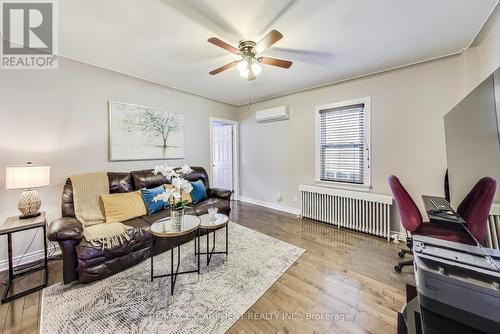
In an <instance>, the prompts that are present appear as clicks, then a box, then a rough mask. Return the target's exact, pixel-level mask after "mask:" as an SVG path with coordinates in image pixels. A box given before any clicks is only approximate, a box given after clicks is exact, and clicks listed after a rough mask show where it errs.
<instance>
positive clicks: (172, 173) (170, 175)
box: [153, 165, 193, 208]
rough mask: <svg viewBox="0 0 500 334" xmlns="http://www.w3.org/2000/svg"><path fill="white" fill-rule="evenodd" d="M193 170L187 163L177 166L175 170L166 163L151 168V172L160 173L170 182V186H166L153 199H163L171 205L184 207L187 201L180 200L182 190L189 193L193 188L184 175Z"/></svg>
mask: <svg viewBox="0 0 500 334" xmlns="http://www.w3.org/2000/svg"><path fill="white" fill-rule="evenodd" d="M192 172H193V170H192V169H191V167H189V166H188V165H184V166H182V167H181V168H178V169H177V171H176V169H174V168H173V167H170V166H167V165H160V166H156V167H155V168H154V170H153V174H155V175H157V174H162V175H164V176H165V177H166V178H167V180H170V181H171V183H172V188H167V189H165V191H164V192H163V193H161V194H159V195H156V196H155V197H154V199H153V200H154V201H155V202H157V201H164V202H168V203H170V204H171V205H172V207H174V208H176V207H184V206H185V205H186V204H187V202H186V203H185V201H181V199H182V192H185V193H190V192H191V191H192V190H193V186H192V185H191V183H190V182H189V181H188V180H185V179H184V177H185V176H186V175H188V174H190V173H192Z"/></svg>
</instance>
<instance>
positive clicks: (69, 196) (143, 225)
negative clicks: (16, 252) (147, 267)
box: [48, 167, 232, 284]
mask: <svg viewBox="0 0 500 334" xmlns="http://www.w3.org/2000/svg"><path fill="white" fill-rule="evenodd" d="M192 169H193V172H192V173H191V174H189V175H188V176H187V177H186V179H188V180H189V181H196V180H202V181H203V183H204V185H205V189H206V191H207V196H208V199H207V200H205V201H203V202H200V203H196V204H190V208H187V209H186V213H187V214H196V215H202V214H206V213H207V212H208V211H207V210H208V208H209V207H214V206H215V207H217V208H218V209H219V212H221V213H225V214H227V215H229V211H230V210H231V208H230V198H231V194H232V193H231V191H229V190H224V189H214V188H210V186H209V180H208V174H207V172H206V171H205V169H204V168H203V167H192ZM108 178H109V191H110V193H123V192H130V191H135V190H139V189H141V188H144V187H146V188H154V187H157V186H160V185H162V184H165V183H169V181H167V179H166V178H165V177H164V176H163V175H161V174H159V175H154V174H153V173H152V170H139V171H132V172H130V173H116V172H108ZM169 215H170V210H168V209H166V210H162V211H160V212H157V213H155V214H152V215H145V216H142V217H138V218H133V219H130V220H128V221H125V222H123V223H124V224H126V225H129V226H131V227H132V229H130V230H129V232H128V233H129V235H130V240H129V241H125V242H123V243H122V244H121V245H120V246H118V247H113V248H109V249H104V250H102V249H101V248H100V247H94V246H92V245H91V244H90V243H88V242H87V241H86V240H85V239H84V238H83V227H82V224H81V223H80V222H79V221H78V220H77V219H76V218H75V209H74V205H73V188H72V185H71V180H70V179H68V180H66V184H65V185H64V189H63V194H62V218H60V219H57V220H55V221H53V222H52V223H51V224H50V225H49V227H48V237H49V240H51V241H57V242H58V243H59V246H60V248H61V251H62V256H63V279H64V283H65V284H67V283H70V282H73V281H78V282H79V283H88V282H92V281H95V280H98V279H101V278H104V277H108V276H111V275H113V274H116V273H117V272H120V271H122V270H124V269H127V268H129V267H131V266H133V265H135V264H137V263H139V262H141V261H143V260H145V259H146V258H148V257H149V255H150V245H151V234H150V232H149V226H150V225H151V224H152V223H153V222H155V221H156V220H158V219H160V218H164V217H168V216H169ZM192 238H193V236H192V235H188V236H185V237H184V238H178V239H176V240H175V243H171V242H169V240H164V239H160V240H158V241H157V242H156V241H155V253H160V252H163V251H166V250H168V249H171V248H172V247H175V246H177V245H179V244H183V243H185V242H188V241H190V240H192Z"/></svg>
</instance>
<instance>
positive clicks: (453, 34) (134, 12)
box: [58, 0, 498, 105]
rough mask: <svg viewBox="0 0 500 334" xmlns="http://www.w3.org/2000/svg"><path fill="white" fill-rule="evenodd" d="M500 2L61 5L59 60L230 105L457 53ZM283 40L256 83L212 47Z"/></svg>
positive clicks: (194, 0) (167, 0)
mask: <svg viewBox="0 0 500 334" xmlns="http://www.w3.org/2000/svg"><path fill="white" fill-rule="evenodd" d="M497 2H498V0H480V1H478V0H438V1H436V0H376V1H373V0H272V1H270V0H252V1H241V0H238V1H236V0H233V1H230V0H210V1H208V0H205V1H202V0H183V1H181V0H64V1H59V2H58V3H59V22H60V29H59V51H60V52H59V53H60V54H61V55H62V56H65V57H68V58H71V59H75V60H78V61H82V62H85V63H89V64H93V65H97V66H101V67H105V68H108V69H111V70H114V71H117V72H122V73H125V74H129V75H132V76H135V77H139V78H142V79H146V80H150V81H154V82H157V83H161V84H164V85H167V86H169V87H173V88H177V89H180V90H183V91H187V92H190V93H193V94H197V95H201V96H204V97H208V98H211V99H215V100H218V101H222V102H227V103H230V104H234V105H243V104H246V103H248V101H255V100H261V99H265V98H269V97H273V96H277V95H281V94H284V93H287V92H292V91H298V90H302V89H306V88H309V87H313V86H318V85H324V84H327V83H330V82H335V81H340V80H345V79H348V78H353V77H358V76H362V75H366V74H370V73H374V72H378V71H382V70H386V69H390V68H394V67H399V66H403V65H407V64H411V63H415V62H420V61H424V60H429V59H432V58H436V57H441V56H445V55H449V54H453V53H457V52H460V51H461V50H462V49H464V48H466V47H468V46H469V45H470V43H471V41H472V40H473V39H474V37H475V36H476V34H477V33H478V31H479V30H480V29H481V27H482V25H483V23H484V22H485V20H486V19H487V17H488V15H489V14H490V12H491V11H492V9H493V8H494V6H495V5H496V3H497ZM271 29H276V30H278V31H280V32H281V33H282V34H283V35H284V38H283V39H282V40H280V41H279V42H278V43H276V44H275V46H274V47H272V48H270V49H268V51H266V52H265V53H264V55H266V56H271V57H277V58H284V59H289V60H292V61H293V62H294V64H293V65H292V67H291V68H290V69H289V70H285V69H281V68H276V67H272V66H266V65H264V69H263V71H262V73H261V75H259V76H258V77H257V79H256V80H255V81H250V82H249V81H246V80H245V79H243V78H241V77H239V75H238V72H237V70H236V68H233V69H230V70H228V71H225V72H223V73H221V74H219V75H216V76H210V75H209V74H208V72H209V71H211V70H213V69H215V68H217V67H219V66H222V65H224V64H226V63H228V62H231V61H233V60H237V59H238V56H237V55H234V54H230V53H228V52H226V51H225V50H223V49H220V48H217V47H216V46H214V45H212V44H209V43H208V42H207V39H208V38H210V37H214V36H215V37H218V38H220V39H222V40H224V41H226V42H228V43H230V44H232V45H234V46H237V44H238V41H239V40H241V39H250V40H254V41H256V42H257V41H258V40H259V39H260V38H262V37H263V36H264V35H265V34H266V33H267V32H269V31H270V30H271Z"/></svg>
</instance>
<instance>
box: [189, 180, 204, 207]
mask: <svg viewBox="0 0 500 334" xmlns="http://www.w3.org/2000/svg"><path fill="white" fill-rule="evenodd" d="M191 185H192V186H193V191H191V197H192V198H193V203H199V202H201V201H204V200H206V199H207V192H206V190H205V185H204V184H203V181H202V180H198V181H195V182H191Z"/></svg>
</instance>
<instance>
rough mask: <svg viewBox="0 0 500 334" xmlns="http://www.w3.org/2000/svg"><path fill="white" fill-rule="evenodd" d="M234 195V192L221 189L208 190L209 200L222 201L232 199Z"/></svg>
mask: <svg viewBox="0 0 500 334" xmlns="http://www.w3.org/2000/svg"><path fill="white" fill-rule="evenodd" d="M232 194H233V192H232V191H231V190H227V189H221V188H210V189H208V190H207V196H208V197H209V198H210V197H217V198H220V199H230V198H231V195H232Z"/></svg>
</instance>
